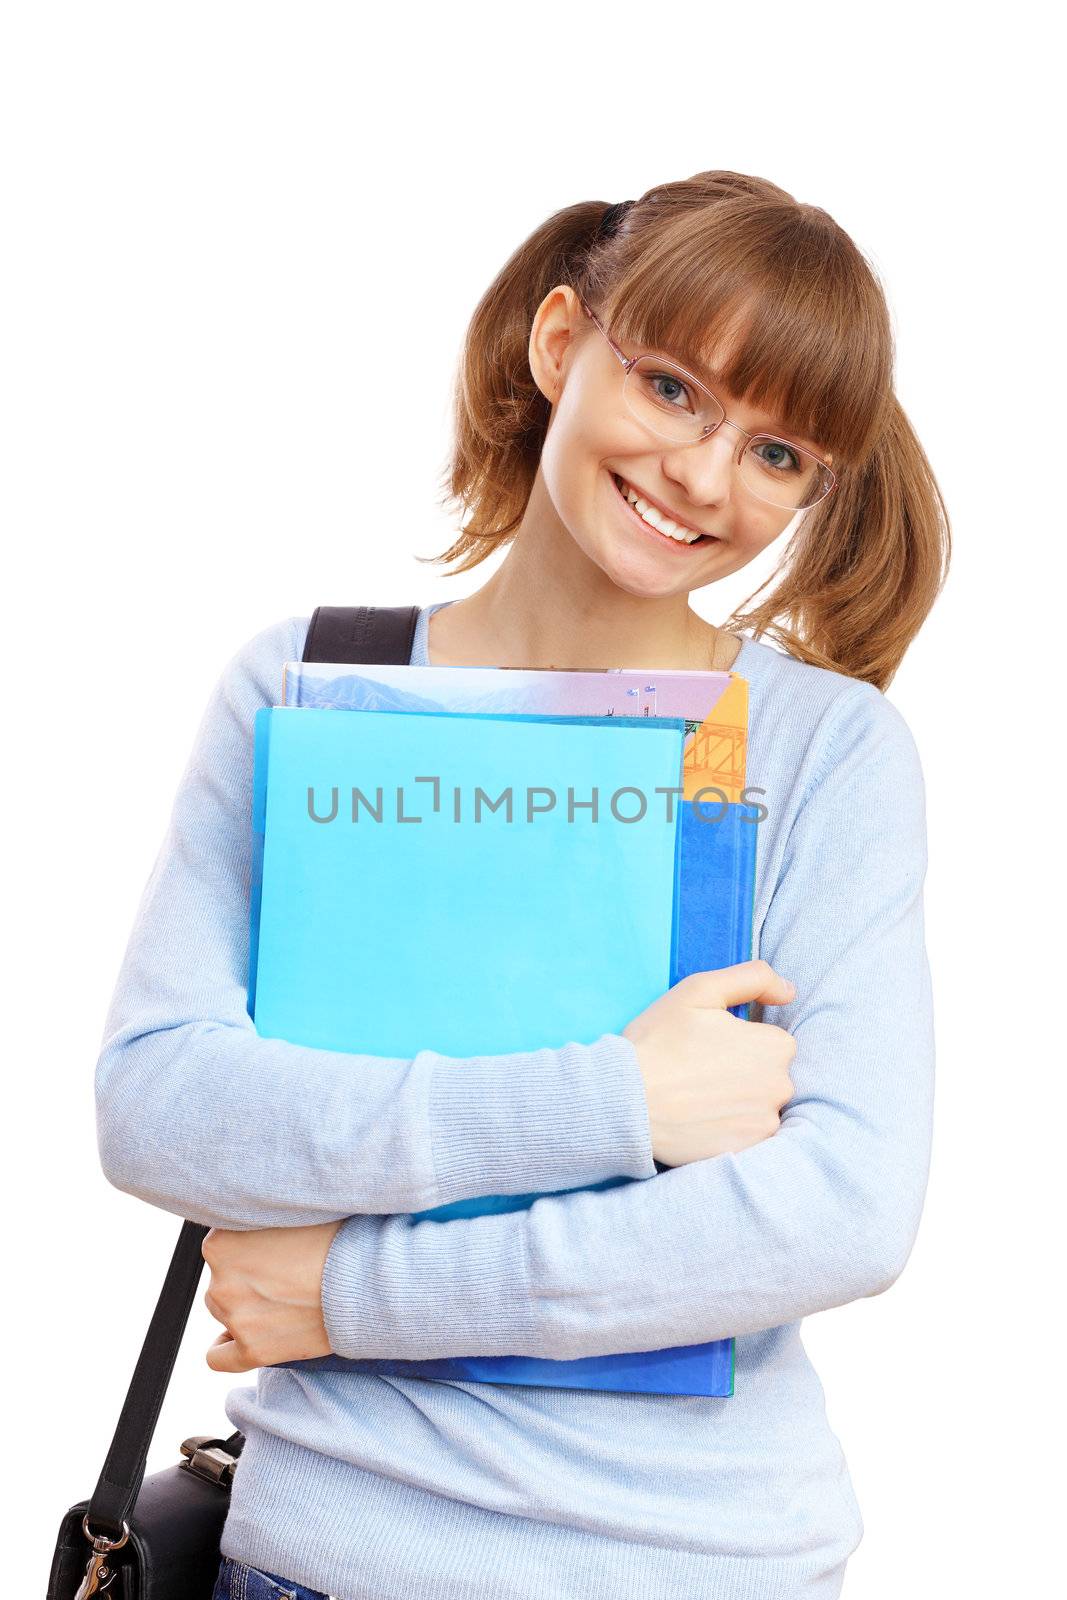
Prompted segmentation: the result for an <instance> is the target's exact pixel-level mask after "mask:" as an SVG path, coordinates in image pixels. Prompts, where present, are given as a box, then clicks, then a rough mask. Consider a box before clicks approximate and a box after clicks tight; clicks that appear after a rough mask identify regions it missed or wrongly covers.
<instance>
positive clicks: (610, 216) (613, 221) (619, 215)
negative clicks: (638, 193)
mask: <svg viewBox="0 0 1067 1600" xmlns="http://www.w3.org/2000/svg"><path fill="white" fill-rule="evenodd" d="M636 204H637V202H636V201H635V200H619V201H618V202H617V203H616V204H615V205H613V206H608V209H607V210H606V211H605V212H604V215H603V216H602V217H601V219H600V227H599V228H598V229H597V238H598V239H612V238H614V237H615V235H616V234H617V233H618V231H619V223H620V222H621V221H622V219H623V217H624V216H625V215H626V213H627V212H628V211H629V209H630V207H631V206H632V205H636Z"/></svg>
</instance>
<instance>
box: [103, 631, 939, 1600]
mask: <svg viewBox="0 0 1067 1600" xmlns="http://www.w3.org/2000/svg"><path fill="white" fill-rule="evenodd" d="M433 609H436V608H435V607H430V608H428V609H424V610H423V611H422V613H421V615H420V618H419V626H418V631H417V633H416V637H415V642H414V648H413V653H412V657H411V659H412V661H413V662H425V660H426V653H425V651H426V625H427V620H428V615H429V611H430V610H433ZM308 622H309V619H308V618H306V617H291V618H289V619H287V620H286V621H284V622H280V623H278V624H276V625H274V626H272V627H269V628H266V629H265V630H264V631H263V632H261V633H259V634H257V635H256V636H255V637H254V638H253V639H251V640H250V641H249V642H248V643H247V644H245V645H244V646H243V647H242V648H241V649H240V650H238V651H237V653H236V655H234V657H233V658H232V659H231V660H230V662H229V663H228V665H227V666H226V667H225V669H224V670H223V673H222V675H221V678H220V680H219V682H218V685H217V687H216V689H215V691H214V693H213V694H212V697H211V699H210V702H209V704H208V706H207V709H206V712H205V714H204V717H203V720H202V723H201V726H200V729H199V732H198V734H197V737H196V741H195V745H194V748H193V751H192V755H191V757H190V760H189V763H188V766H187V768H186V771H185V773H184V775H183V777H182V780H181V784H180V787H179V789H178V793H177V796H176V799H175V803H174V809H173V813H172V816H171V820H170V826H169V829H168V832H167V835H166V837H165V839H164V842H163V845H162V848H161V850H160V853H159V855H158V857H157V859H156V862H155V865H154V867H153V869H152V873H151V876H150V878H149V881H148V884H147V886H146V888H145V891H144V894H143V897H142V900H141V903H140V906H139V909H138V912H137V917H136V922H135V925H134V929H133V932H132V935H131V938H130V942H129V946H128V949H127V951H126V956H125V959H124V962H123V965H122V969H121V972H120V975H119V979H118V985H117V988H116V991H115V995H114V998H113V1001H112V1004H111V1009H110V1012H109V1014H108V1017H107V1022H106V1025H105V1032H104V1040H103V1046H102V1050H101V1054H100V1058H99V1062H98V1064H97V1069H96V1093H97V1115H98V1135H99V1147H100V1157H101V1161H102V1164H103V1168H104V1171H105V1173H106V1175H107V1177H108V1179H109V1180H110V1181H111V1182H112V1183H113V1184H115V1185H117V1186H118V1187H119V1188H120V1189H124V1190H126V1191H128V1192H129V1193H131V1194H134V1195H137V1196H139V1197H140V1198H141V1199H143V1200H147V1201H149V1202H150V1203H151V1204H153V1205H156V1206H161V1207H163V1208H164V1209H165V1210H167V1211H170V1212H173V1213H174V1215H175V1216H176V1217H188V1218H192V1219H193V1220H195V1221H197V1222H201V1223H205V1224H210V1225H211V1226H218V1227H224V1228H238V1229H242V1228H260V1227H268V1226H298V1225H301V1224H306V1223H318V1222H326V1221H332V1220H335V1219H337V1218H339V1217H344V1218H346V1219H347V1220H346V1221H345V1223H344V1225H343V1227H341V1228H340V1229H339V1231H338V1233H337V1236H336V1238H335V1240H334V1242H333V1246H332V1248H331V1250H330V1254H329V1257H328V1259H327V1262H326V1270H325V1273H324V1277H323V1307H324V1317H325V1322H326V1327H327V1330H328V1332H329V1336H330V1341H331V1344H332V1347H333V1348H334V1350H336V1351H337V1352H338V1353H340V1354H342V1355H346V1356H351V1357H356V1358H364V1359H366V1358H372V1357H394V1358H422V1357H433V1356H452V1355H456V1356H470V1355H482V1354H484V1355H496V1354H502V1353H506V1352H511V1353H515V1354H521V1355H539V1356H551V1357H556V1358H559V1359H563V1360H568V1359H572V1358H575V1357H579V1356H588V1355H595V1354H602V1353H605V1352H621V1351H626V1350H650V1349H657V1348H661V1347H664V1346H675V1345H682V1344H695V1343H698V1342H703V1341H708V1340H713V1339H724V1338H728V1337H730V1336H734V1337H735V1338H736V1372H735V1393H734V1394H733V1395H732V1396H731V1397H729V1398H723V1399H709V1398H702V1397H697V1398H689V1397H677V1396H669V1395H643V1394H615V1393H602V1392H594V1391H583V1390H573V1389H540V1388H533V1387H523V1386H511V1385H502V1384H498V1385H493V1384H482V1383H466V1382H432V1381H427V1380H420V1379H406V1378H399V1377H384V1376H381V1375H379V1374H376V1373H369V1372H364V1371H358V1370H353V1371H345V1372H317V1371H310V1370H307V1369H300V1368H288V1367H267V1368H264V1369H262V1370H261V1371H260V1372H259V1373H258V1374H257V1381H256V1383H255V1384H254V1386H253V1385H243V1386H241V1387H239V1388H236V1389H233V1390H231V1391H230V1393H229V1394H228V1396H227V1400H226V1414H227V1416H228V1417H229V1419H230V1421H231V1422H232V1424H233V1425H234V1426H235V1427H238V1428H240V1429H241V1430H242V1432H243V1433H244V1434H245V1435H246V1438H247V1443H246V1446H245V1450H244V1453H243V1455H242V1457H241V1460H240V1463H239V1466H238V1469H237V1473H236V1478H235V1482H234V1485H233V1490H232V1497H231V1505H230V1510H229V1514H228V1518H227V1521H226V1525H225V1530H224V1533H223V1537H222V1551H223V1553H224V1554H225V1555H228V1556H232V1557H233V1558H234V1559H236V1560H240V1561H247V1562H250V1563H252V1564H253V1565H254V1566H258V1567H263V1568H265V1569H266V1570H268V1571H270V1572H275V1573H281V1574H284V1575H285V1576H287V1577H290V1578H293V1579H296V1580H297V1581H299V1582H301V1583H304V1584H308V1585H310V1586H311V1587H313V1588H317V1589H322V1590H324V1591H327V1592H328V1593H330V1594H333V1595H335V1596H338V1597H340V1600H541V1597H545V1600H639V1597H640V1600H668V1597H669V1600H683V1597H684V1600H704V1597H707V1600H711V1597H715V1600H733V1597H741V1596H743V1597H745V1600H785V1597H789V1600H795V1597H801V1596H803V1597H805V1600H814V1597H817V1596H818V1597H829V1596H836V1595H838V1594H839V1592H840V1588H841V1583H842V1579H843V1575H844V1563H845V1561H846V1560H847V1558H848V1556H849V1555H850V1554H851V1553H852V1551H853V1550H854V1549H855V1548H856V1546H857V1544H858V1543H859V1540H860V1538H861V1536H862V1532H863V1523H862V1520H861V1517H860V1512H859V1509H858V1506H857V1504H856V1500H855V1497H854V1495H853V1492H852V1485H851V1483H850V1481H849V1476H848V1471H847V1469H846V1466H845V1461H844V1458H843V1455H842V1452H841V1448H840V1445H839V1443H838V1440H837V1438H836V1436H835V1434H834V1433H833V1431H832V1430H831V1428H830V1427H829V1425H828V1422H827V1419H826V1413H825V1409H824V1401H823V1389H822V1385H821V1384H820V1381H819V1379H818V1377H817V1375H816V1373H815V1371H814V1369H813V1367H812V1366H811V1363H810V1362H809V1360H808V1358H807V1354H806V1352H805V1350H804V1347H803V1345H802V1342H801V1337H800V1319H801V1318H803V1317H805V1316H807V1315H809V1314H811V1313H812V1312H817V1311H825V1310H827V1309H828V1308H829V1307H832V1306H838V1305H843V1304H845V1303H847V1302H848V1301H851V1300H855V1299H857V1298H858V1297H859V1296H861V1295H874V1294H880V1293H881V1292H882V1291H883V1290H884V1289H887V1288H888V1287H889V1285H890V1284H891V1283H892V1282H893V1281H894V1279H895V1278H896V1277H897V1276H898V1274H899V1273H900V1271H901V1269H902V1268H903V1266H904V1264H905V1262H906V1261H907V1258H908V1255H909V1253H910V1251H911V1248H912V1245H913V1243H914V1240H915V1236H916V1230H917V1228H918V1225H919V1218H920V1214H921V1211H922V1205H923V1199H924V1194H925V1189H926V1182H927V1174H928V1168H929V1158H930V1142H931V1129H932V1113H933V1086H934V1064H933V1015H932V1002H931V993H930V978H929V969H928V965H927V958H926V951H925V945H924V936H923V910H922V885H923V879H924V875H925V870H926V828H925V797H924V789H923V779H922V772H921V767H920V763H919V759H918V756H917V753H916V748H915V743H914V740H913V738H912V735H911V733H910V731H909V729H908V727H907V724H906V723H905V721H904V720H903V718H902V717H901V715H900V713H899V712H898V711H897V710H896V709H895V707H894V706H893V705H892V704H891V702H890V701H888V700H887V699H886V698H885V697H884V696H883V695H882V694H881V693H880V692H879V691H878V690H877V689H875V688H873V687H872V686H871V685H869V684H865V683H861V682H859V681H857V680H855V679H852V678H848V677H845V676H843V675H842V674H839V673H835V672H827V671H823V670H821V669H819V668H814V667H809V666H806V665H804V664H802V663H800V662H797V661H795V660H793V659H792V658H791V657H788V656H785V655H783V654H782V653H781V652H780V651H778V650H776V649H774V648H772V647H771V646H770V645H766V644H763V643H760V642H757V641H754V640H751V639H746V640H745V641H744V643H743V645H742V648H741V652H740V655H739V656H738V658H737V660H736V661H735V663H734V666H733V670H734V671H736V672H738V673H739V674H741V675H742V676H744V677H746V678H747V679H748V681H749V684H750V698H751V705H750V735H749V747H748V780H749V783H750V784H753V785H758V786H760V787H762V788H763V789H764V790H765V794H763V795H762V796H759V798H760V799H761V801H762V803H763V804H764V805H765V806H766V807H767V810H768V815H767V817H766V818H765V820H763V821H762V822H761V823H760V825H759V838H758V850H757V857H758V869H757V883H756V898H755V939H756V944H755V949H756V951H757V953H758V954H760V955H762V956H764V957H765V958H766V959H767V960H768V961H769V962H770V963H771V964H772V966H774V967H775V968H776V969H777V970H778V971H779V972H781V973H782V974H784V975H785V976H786V977H788V978H791V979H792V980H793V982H794V983H795V984H796V988H797V997H796V999H795V1001H793V1002H792V1003H791V1004H790V1005H785V1006H779V1007H776V1008H771V1007H768V1008H766V1010H764V1011H762V1012H761V1010H760V1008H759V1007H758V1006H753V1008H752V1011H751V1013H750V1015H751V1016H752V1018H753V1019H754V1020H760V1019H761V1018H762V1020H764V1021H767V1022H774V1023H777V1024H779V1025H780V1026H782V1027H785V1028H787V1029H788V1030H789V1031H790V1032H791V1033H792V1034H793V1035H794V1036H795V1038H796V1040H797V1052H796V1055H795V1057H794V1060H793V1064H792V1067H791V1076H792V1079H793V1083H794V1085H795V1091H796V1092H795V1095H794V1098H793V1099H792V1100H791V1101H790V1102H789V1104H788V1106H787V1107H786V1108H785V1109H784V1111H783V1114H782V1121H781V1127H780V1129H779V1131H778V1132H777V1133H776V1134H775V1135H774V1136H773V1137H772V1138H769V1139H765V1140H764V1141H763V1142H762V1143H760V1144H757V1145H755V1146H753V1147H752V1148H750V1149H748V1150H744V1151H741V1152H739V1153H737V1154H727V1155H721V1156H717V1157H715V1158H714V1159H713V1160H707V1161H698V1162H693V1163H690V1164H689V1165H686V1166H682V1167H677V1168H675V1169H673V1170H669V1171H666V1172H663V1173H659V1174H657V1172H656V1168H655V1165H654V1163H653V1157H652V1149H651V1143H650V1132H649V1125H648V1115H647V1110H646V1105H645V1100H644V1093H643V1088H642V1082H641V1076H640V1070H639V1067H638V1064H637V1056H636V1052H635V1051H634V1048H633V1046H632V1045H631V1044H630V1042H629V1041H628V1040H627V1039H624V1038H623V1037H622V1036H621V1035H616V1034H605V1035H604V1036H603V1037H602V1038H601V1039H599V1040H598V1041H597V1042H596V1043H595V1044H592V1045H577V1044H575V1045H570V1046H568V1047H567V1048H566V1049H562V1050H549V1049H545V1050H540V1051H535V1052H532V1053H529V1054H521V1055H505V1056H499V1057H494V1056H479V1057H476V1058H473V1059H472V1060H464V1061H457V1060H456V1059H454V1058H449V1057H446V1056H441V1055H438V1054H436V1053H435V1052H434V1051H433V1050H431V1049H426V1050H422V1051H420V1052H419V1053H418V1055H416V1056H415V1057H414V1058H413V1059H411V1060H394V1059H387V1058H383V1057H375V1056H360V1055H347V1054H345V1053H342V1052H334V1051H327V1050H317V1049H311V1048H307V1047H305V1046H301V1045H295V1044H290V1043H288V1042H286V1041H283V1040H279V1039H271V1038H262V1039H261V1038H260V1037H259V1035H258V1034H257V1033H256V1031H255V1027H254V1025H253V1023H252V1021H251V1019H250V1018H249V1016H248V1011H247V991H246V985H247V977H248V973H247V962H248V909H249V868H250V851H251V820H250V816H251V781H252V718H253V714H254V713H255V711H256V710H257V708H258V707H260V706H264V705H271V704H277V703H278V701H279V700H280V691H281V669H282V663H283V661H286V660H299V659H300V656H301V654H302V652H303V647H304V640H305V636H306V633H307V628H308ZM355 909H356V910H357V911H358V909H359V908H355ZM366 909H367V910H368V912H370V913H371V914H372V913H373V908H371V907H368V908H366ZM418 914H419V908H418V906H413V907H412V916H413V917H417V916H418ZM460 934H461V930H460V929H458V928H457V936H460ZM460 942H462V940H461V939H460ZM621 1175H626V1176H630V1177H633V1178H639V1179H647V1180H651V1181H646V1182H638V1183H630V1184H624V1185H621V1186H619V1187H616V1188H613V1189H607V1190H599V1191H596V1192H593V1193H573V1194H556V1193H549V1194H548V1196H547V1198H544V1199H541V1200H538V1201H537V1202H536V1203H535V1205H534V1206H532V1207H531V1208H529V1209H527V1210H522V1211H515V1212H509V1213H504V1214H502V1215H491V1216H483V1217H472V1218H457V1219H454V1220H450V1221H448V1222H444V1223H434V1224H433V1225H424V1226H421V1227H414V1228H413V1227H412V1226H411V1225H410V1223H409V1221H408V1215H409V1214H410V1213H412V1212H415V1211H420V1210H426V1209H430V1208H431V1207H435V1206H440V1205H445V1204H446V1203H449V1202H451V1201H454V1200H458V1199H463V1198H467V1197H473V1196H478V1195H485V1194H504V1193H530V1192H539V1191H557V1190H563V1189H568V1188H571V1189H573V1188H576V1187H580V1186H582V1185H586V1184H592V1183H596V1182H598V1181H599V1180H601V1179H603V1178H608V1177H614V1176H621ZM902 1359H906V1357H905V1356H903V1355H902Z"/></svg>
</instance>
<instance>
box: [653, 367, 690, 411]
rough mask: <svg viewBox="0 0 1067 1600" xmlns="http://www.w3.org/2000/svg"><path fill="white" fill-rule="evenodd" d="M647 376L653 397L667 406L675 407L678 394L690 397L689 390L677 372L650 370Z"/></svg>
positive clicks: (686, 397) (685, 397)
mask: <svg viewBox="0 0 1067 1600" xmlns="http://www.w3.org/2000/svg"><path fill="white" fill-rule="evenodd" d="M647 378H648V382H649V383H650V384H651V386H652V394H653V397H654V398H655V399H656V400H659V401H661V402H662V403H663V404H664V405H666V406H667V407H673V408H677V407H678V402H679V397H680V396H681V397H684V399H690V395H689V390H688V388H687V387H686V385H685V384H684V383H683V382H682V380H681V378H679V377H678V375H677V373H674V372H650V373H648V374H647Z"/></svg>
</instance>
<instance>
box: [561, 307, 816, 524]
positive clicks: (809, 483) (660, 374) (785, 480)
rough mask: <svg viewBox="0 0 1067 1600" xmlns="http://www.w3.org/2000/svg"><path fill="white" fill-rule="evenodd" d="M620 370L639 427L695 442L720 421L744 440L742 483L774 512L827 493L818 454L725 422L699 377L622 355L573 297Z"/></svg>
mask: <svg viewBox="0 0 1067 1600" xmlns="http://www.w3.org/2000/svg"><path fill="white" fill-rule="evenodd" d="M579 303H580V305H581V308H582V310H583V311H584V312H585V314H586V316H587V317H589V318H590V320H591V321H592V322H594V323H595V324H596V326H597V327H598V328H599V329H600V331H601V333H602V334H603V335H604V337H605V339H606V340H607V341H608V344H609V345H610V346H611V348H612V350H613V351H614V352H615V354H616V355H617V356H618V358H619V360H620V361H621V362H622V365H623V367H624V369H625V372H626V376H625V377H624V378H623V383H622V393H623V399H624V400H625V402H626V404H627V406H628V407H629V409H630V411H631V412H632V413H633V415H634V416H635V417H636V418H637V420H638V422H640V423H641V424H642V425H643V426H644V427H646V428H648V429H649V430H650V431H651V432H652V433H655V434H658V435H659V437H660V438H661V439H670V441H671V442H672V444H680V445H692V444H700V443H701V442H702V441H703V440H705V439H708V438H710V437H711V435H712V434H713V433H714V432H715V430H716V429H717V428H719V427H721V426H722V424H723V423H724V422H725V423H727V424H728V425H729V426H730V427H731V428H737V431H738V433H740V434H743V435H744V437H745V439H746V440H747V441H748V442H747V444H745V445H744V446H743V448H742V450H741V454H740V457H739V462H740V469H741V477H742V480H743V482H744V484H745V487H746V488H747V489H749V490H750V491H751V492H752V494H754V495H755V496H756V498H757V499H759V500H764V501H766V502H767V503H768V504H769V505H772V506H777V507H778V508H779V509H780V510H787V511H809V510H810V509H811V507H812V506H814V505H818V503H819V501H820V500H823V499H825V497H826V496H827V495H828V494H830V493H832V491H833V489H834V488H835V487H836V483H837V479H836V477H835V475H834V474H833V473H832V472H831V471H830V468H829V467H828V466H827V465H826V463H825V461H820V460H819V457H818V456H815V455H812V453H811V451H810V450H805V449H803V448H802V446H800V445H799V444H793V443H792V442H791V441H790V440H788V439H777V438H775V437H774V435H773V434H770V433H746V431H745V429H744V428H742V427H739V426H738V424H737V423H736V422H730V419H729V417H728V416H727V415H726V412H725V411H724V410H723V408H722V406H721V405H720V403H719V402H718V400H716V398H715V396H714V395H713V394H712V392H711V390H710V389H708V388H707V387H706V386H705V385H704V384H703V383H701V381H700V379H699V378H694V377H693V375H692V373H690V372H686V370H685V368H684V367H679V366H678V365H677V364H676V363H675V362H673V361H667V360H665V359H664V358H663V357H662V356H657V355H641V356H628V355H626V354H625V353H624V352H623V351H622V350H620V349H619V347H618V345H617V344H616V343H615V340H614V339H613V338H612V337H611V335H610V333H609V332H608V330H607V329H606V328H605V327H604V324H603V323H602V322H601V320H600V318H599V317H598V316H597V315H596V313H595V312H594V311H591V310H590V308H589V307H588V306H587V305H586V303H585V301H584V300H580V301H579Z"/></svg>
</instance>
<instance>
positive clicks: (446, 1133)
mask: <svg viewBox="0 0 1067 1600" xmlns="http://www.w3.org/2000/svg"><path fill="white" fill-rule="evenodd" d="M420 1056H421V1057H422V1058H429V1059H430V1060H431V1061H432V1066H433V1072H432V1078H431V1086H430V1133H431V1141H432V1151H433V1161H434V1171H435V1175H436V1179H437V1186H438V1190H439V1192H440V1195H441V1199H440V1202H439V1203H440V1204H442V1205H447V1204H449V1203H451V1202H452V1201H453V1200H458V1199H464V1198H470V1197H473V1196H477V1197H482V1196H488V1195H515V1194H554V1193H558V1192H561V1191H563V1190H567V1189H581V1188H585V1187H586V1186H588V1185H590V1184H594V1183H600V1182H602V1181H603V1180H605V1179H608V1178H654V1177H655V1176H656V1171H657V1168H656V1164H655V1160H654V1159H653V1155H652V1131H651V1127H650V1124H649V1119H648V1103H647V1101H646V1099H645V1089H644V1080H643V1078H642V1076H641V1068H640V1064H639V1062H638V1058H637V1051H636V1049H635V1048H634V1045H633V1044H632V1043H631V1041H630V1040H629V1039H626V1038H624V1037H623V1036H622V1035H621V1034H616V1033H605V1034H602V1035H601V1037H600V1038H599V1039H597V1040H596V1042H595V1043H594V1044H589V1045H585V1044H573V1043H572V1044H566V1045H563V1046H562V1047H561V1048H560V1049H558V1050H553V1049H543V1050H532V1051H529V1052H523V1053H521V1054H513V1055H509V1056H467V1057H463V1058H457V1057H451V1056H443V1055H439V1054H437V1053H436V1052H434V1051H428V1050H424V1051H421V1052H420ZM502 1073H506V1083H505V1084H503V1085H502V1082H501V1074H502Z"/></svg>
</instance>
